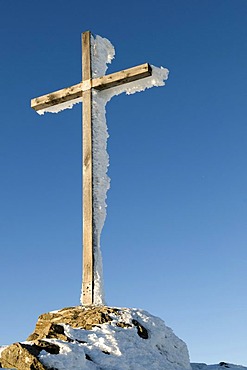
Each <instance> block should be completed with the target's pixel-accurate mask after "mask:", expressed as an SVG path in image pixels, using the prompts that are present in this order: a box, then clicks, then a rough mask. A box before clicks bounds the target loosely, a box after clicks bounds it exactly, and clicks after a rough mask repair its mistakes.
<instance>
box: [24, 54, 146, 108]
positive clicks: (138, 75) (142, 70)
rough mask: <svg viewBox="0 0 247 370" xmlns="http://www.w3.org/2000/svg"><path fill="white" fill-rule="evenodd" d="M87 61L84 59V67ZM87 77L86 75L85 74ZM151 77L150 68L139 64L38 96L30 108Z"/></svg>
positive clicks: (50, 105) (52, 103) (50, 104)
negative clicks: (91, 90)
mask: <svg viewBox="0 0 247 370" xmlns="http://www.w3.org/2000/svg"><path fill="white" fill-rule="evenodd" d="M87 65H88V61H87V60H86V57H85V66H87ZM85 75H87V76H88V73H86V72H85ZM151 75H152V68H151V66H150V65H149V64H148V63H144V64H141V65H139V66H136V67H132V68H128V69H125V70H123V71H120V72H115V73H112V74H109V75H106V76H102V77H99V78H95V79H92V80H91V78H89V79H85V80H83V81H82V82H81V83H79V84H76V85H73V86H70V87H67V88H65V89H61V90H57V91H54V92H53V93H50V94H47V95H43V96H40V97H38V98H35V99H32V100H31V107H32V108H33V109H35V110H36V111H38V110H40V109H44V108H49V107H52V106H53V105H58V104H61V103H65V102H68V101H70V100H74V99H77V98H80V97H82V99H83V94H84V92H85V91H87V90H89V89H91V88H94V89H97V90H105V89H110V88H111V87H115V86H119V85H122V84H125V83H128V82H132V81H136V80H140V79H142V78H145V77H149V76H151Z"/></svg>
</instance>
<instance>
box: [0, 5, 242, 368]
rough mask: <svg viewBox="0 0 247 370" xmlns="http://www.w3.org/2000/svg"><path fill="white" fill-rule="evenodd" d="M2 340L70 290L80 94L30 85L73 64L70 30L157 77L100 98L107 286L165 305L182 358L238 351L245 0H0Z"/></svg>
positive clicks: (117, 299) (52, 80) (74, 269)
mask: <svg viewBox="0 0 247 370" xmlns="http://www.w3.org/2000/svg"><path fill="white" fill-rule="evenodd" d="M0 30H1V32H0V43H1V54H0V55H1V58H0V83H1V92H0V96H1V99H0V107H1V121H0V173H1V181H0V248H1V264H0V266H1V268H0V281H1V295H0V297H1V300H0V302H1V304H0V344H9V343H12V342H15V341H20V340H25V339H26V337H27V336H28V335H29V334H30V333H31V332H32V331H33V329H34V325H35V323H36V320H37V317H38V316H39V315H40V314H41V313H44V312H47V311H50V310H54V309H59V308H62V307H65V306H71V305H77V304H79V297H80V288H81V107H80V106H79V105H78V106H75V107H74V108H73V109H72V110H68V111H64V112H62V113H60V114H58V115H52V114H46V115H45V116H42V117H40V116H38V115H37V114H36V113H35V112H34V111H33V110H32V109H31V108H30V99H31V98H33V97H37V96H39V95H43V94H45V93H48V92H52V91H54V90H57V89H59V88H63V87H68V86H70V85H72V84H75V83H78V82H80V79H81V45H80V34H81V32H83V31H86V30H91V31H92V32H93V33H95V34H99V35H101V36H104V37H107V38H108V39H110V40H111V42H112V43H113V45H114V46H115V49H116V58H115V60H114V61H113V63H112V65H111V66H110V68H109V72H113V71H117V70H121V69H123V68H128V67H132V66H135V65H137V64H141V63H144V62H150V63H151V64H154V65H157V66H160V65H163V66H164V67H167V68H168V69H169V70H170V77H169V80H168V81H167V85H166V86H165V87H162V88H153V89H151V90H149V91H146V92H144V93H141V94H135V95H133V96H123V95H121V96H118V97H115V98H114V99H112V100H111V102H110V103H109V104H108V106H107V121H108V126H109V133H110V138H109V147H108V150H109V154H110V168H109V175H110V177H111V189H110V191H109V192H108V200H107V203H108V216H107V221H106V224H105V227H104V231H103V235H102V252H103V258H104V277H105V290H106V300H107V303H108V304H109V305H113V306H127V307H139V308H143V309H146V310H148V311H149V312H150V313H152V314H154V315H157V316H159V317H161V318H162V319H164V321H165V322H166V324H167V325H168V326H170V327H172V328H173V330H174V332H175V334H177V335H178V336H179V337H181V338H182V339H183V340H184V341H185V342H186V343H187V345H188V348H189V351H190V357H191V361H193V362H206V363H217V362H219V361H228V362H232V363H237V364H242V365H247V342H246V326H247V325H246V324H247V319H246V317H247V297H246V283H247V272H246V262H247V249H246V246H247V231H246V224H247V168H246V164H247V145H246V143H247V122H246V121H247V104H246V100H247V85H246V79H247V67H246V62H247V2H246V0H207V1H206V0H201V1H198V0H186V1H184V0H162V1H161V0H159V1H155V0H154V1H153V2H150V1H146V0H144V1H130V0H126V1H125V2H122V3H119V2H117V1H104V2H103V1H100V0H95V1H94V2H90V1H79V0H70V1H62V0H52V1H48V0H43V1H42V2H40V1H39V2H38V1H36V0H32V1H31V0H25V1H14V0H0Z"/></svg>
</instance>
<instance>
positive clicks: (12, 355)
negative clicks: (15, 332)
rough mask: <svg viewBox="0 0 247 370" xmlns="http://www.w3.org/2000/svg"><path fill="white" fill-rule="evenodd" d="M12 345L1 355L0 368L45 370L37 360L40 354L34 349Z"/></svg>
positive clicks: (17, 344)
mask: <svg viewBox="0 0 247 370" xmlns="http://www.w3.org/2000/svg"><path fill="white" fill-rule="evenodd" d="M30 347H33V346H31V345H25V344H23V343H14V344H12V345H11V346H9V347H7V348H6V349H5V350H4V351H3V352H2V353H1V367H4V368H6V369H18V370H34V369H35V370H47V368H46V367H44V366H43V365H42V364H41V362H40V361H39V360H38V359H37V355H38V354H39V353H40V351H38V350H37V349H36V348H35V347H34V348H32V349H31V348H30ZM30 349H31V351H30Z"/></svg>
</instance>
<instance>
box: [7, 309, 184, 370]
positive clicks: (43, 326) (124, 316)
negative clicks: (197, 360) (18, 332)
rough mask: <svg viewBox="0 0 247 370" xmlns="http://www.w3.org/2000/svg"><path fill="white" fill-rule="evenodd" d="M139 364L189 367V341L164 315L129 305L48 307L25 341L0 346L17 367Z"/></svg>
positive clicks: (40, 369)
mask: <svg viewBox="0 0 247 370" xmlns="http://www.w3.org/2000/svg"><path fill="white" fill-rule="evenodd" d="M173 360H174V361H173ZM137 364H138V365H139V367H138V369H154V368H155V369H156V370H163V369H168V370H191V367H190V362H189V355H188V350H187V347H186V344H185V343H184V342H183V341H182V340H181V339H179V338H178V337H177V336H176V335H175V334H174V333H173V331H172V330H171V329H170V328H168V327H166V325H165V324H164V322H163V321H162V320H161V319H159V318H157V317H155V316H152V315H150V314H149V313H148V312H145V311H143V310H139V309H131V308H116V307H108V306H88V307H84V306H75V307H68V308H63V309H61V310H58V311H52V312H48V313H45V314H43V315H41V316H40V317H39V318H38V321H37V324H36V327H35V330H34V332H33V333H32V334H31V335H30V336H29V337H28V338H27V340H26V341H25V342H17V343H14V344H12V345H10V346H7V347H6V348H4V349H3V350H1V348H0V367H2V368H12V369H18V370H48V369H55V368H56V369H57V370H65V369H66V370H67V369H81V370H83V369H85V370H89V369H92V370H97V369H102V370H103V369H104V370H107V369H113V368H114V369H118V370H126V369H134V368H136V365H137ZM154 364H155V366H154Z"/></svg>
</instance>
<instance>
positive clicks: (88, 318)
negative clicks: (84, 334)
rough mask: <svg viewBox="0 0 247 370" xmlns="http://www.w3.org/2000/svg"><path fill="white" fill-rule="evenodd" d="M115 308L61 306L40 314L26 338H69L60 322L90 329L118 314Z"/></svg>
mask: <svg viewBox="0 0 247 370" xmlns="http://www.w3.org/2000/svg"><path fill="white" fill-rule="evenodd" d="M118 312H119V310H118V309H117V308H111V307H106V306H92V307H90V306H88V307H83V306H75V307H67V308H63V309H62V310H59V311H54V312H49V313H45V314H43V315H40V316H39V318H38V322H37V324H36V327H35V330H34V332H33V333H32V334H31V335H30V336H29V337H28V338H27V340H30V341H32V340H36V339H43V338H56V339H61V340H69V338H68V337H67V336H66V335H65V334H64V327H63V326H62V325H59V324H61V323H63V324H66V325H70V326H71V327H72V328H80V329H85V330H91V329H92V328H93V327H94V326H97V325H100V324H104V323H106V322H111V321H112V318H111V316H110V315H111V314H118Z"/></svg>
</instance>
